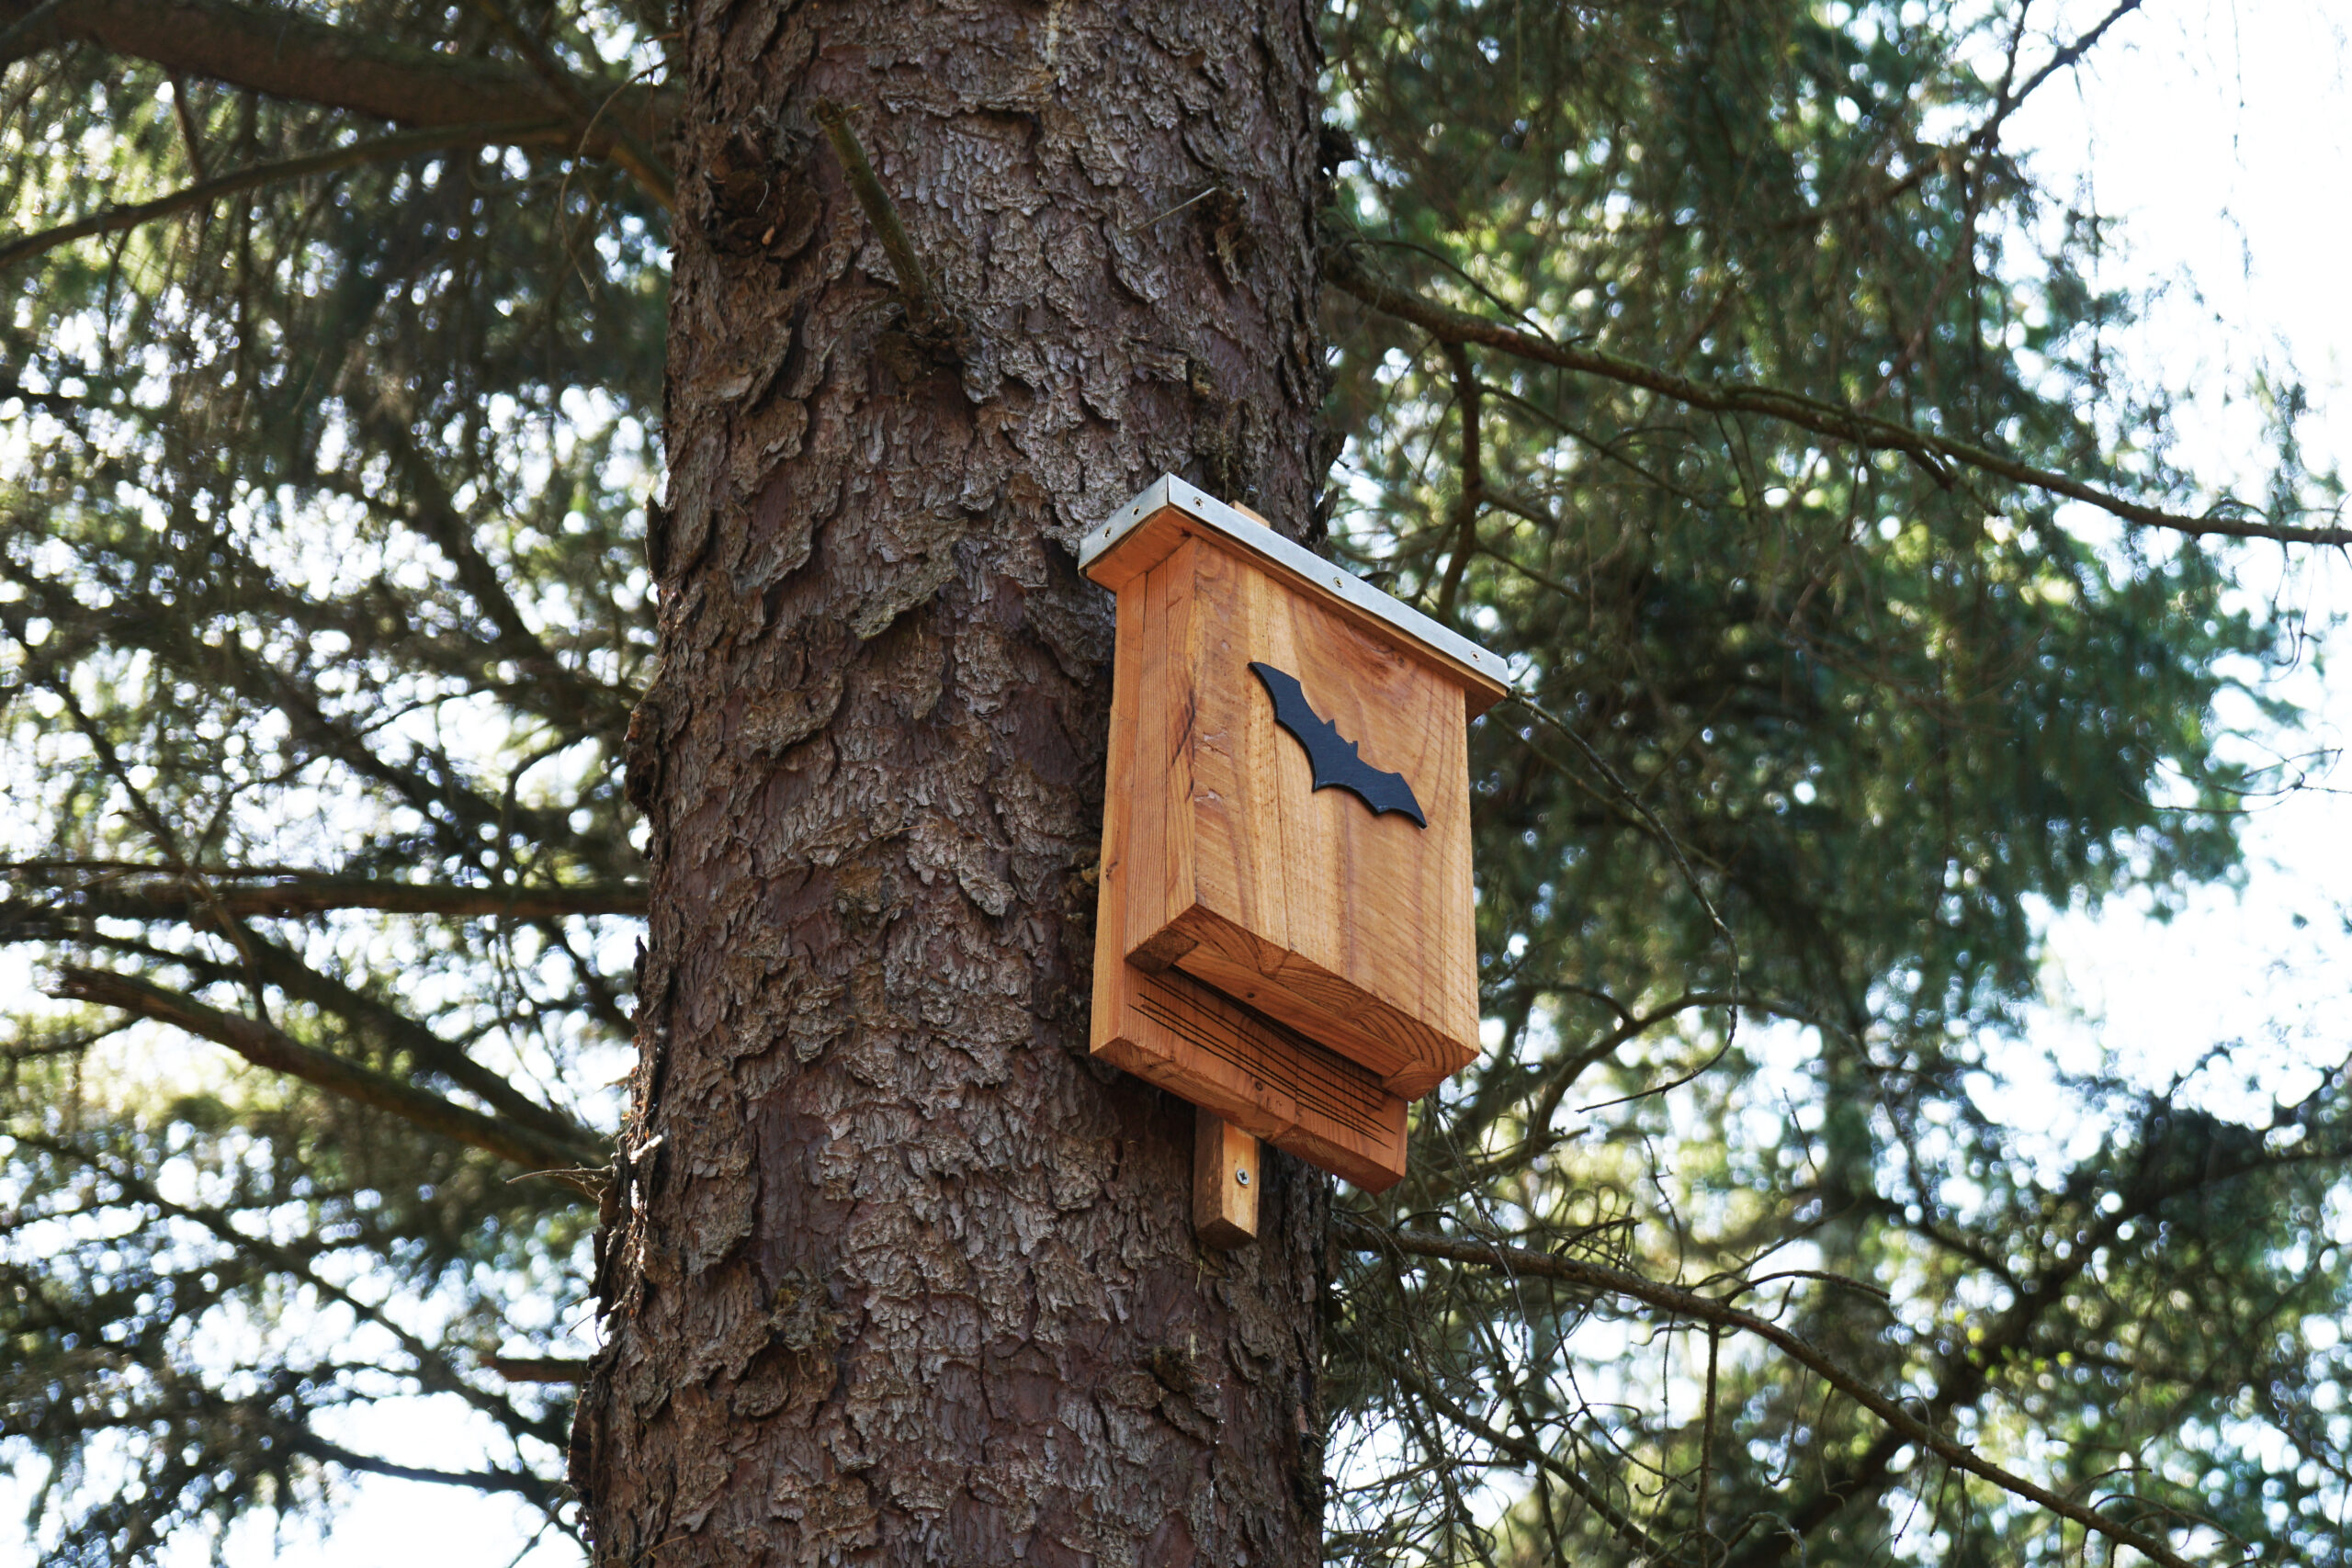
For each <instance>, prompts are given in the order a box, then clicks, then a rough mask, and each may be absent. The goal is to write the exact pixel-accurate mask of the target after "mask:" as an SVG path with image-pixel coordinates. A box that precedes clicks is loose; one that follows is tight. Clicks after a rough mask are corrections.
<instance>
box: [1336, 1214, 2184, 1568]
mask: <svg viewBox="0 0 2352 1568" xmlns="http://www.w3.org/2000/svg"><path fill="white" fill-rule="evenodd" d="M1331 1232H1332V1234H1333V1235H1335V1236H1336V1237H1337V1238H1338V1239H1339V1240H1340V1241H1341V1242H1342V1243H1344V1244H1346V1245H1347V1246H1350V1247H1355V1248H1357V1249H1359V1250H1361V1251H1364V1252H1375V1253H1404V1254H1408V1255H1410V1256H1413V1257H1419V1258H1444V1259H1446V1260H1447V1261H1449V1262H1453V1263H1468V1264H1475V1265H1476V1266H1478V1267H1481V1268H1487V1269H1504V1270H1506V1271H1507V1272H1510V1273H1515V1274H1522V1275H1535V1276H1538V1277H1541V1278H1544V1279H1547V1280H1559V1281H1561V1282H1562V1283H1564V1284H1567V1285H1572V1286H1576V1287H1578V1288H1580V1289H1583V1290H1587V1291H1591V1292H1596V1293H1599V1294H1603V1295H1612V1296H1623V1297H1625V1298H1627V1299H1628V1300H1632V1301H1637V1302H1642V1303H1646V1304H1648V1305H1650V1306H1654V1307H1658V1308H1660V1309H1662V1310H1664V1311H1667V1312H1670V1313H1675V1314H1679V1315H1681V1316H1684V1317H1690V1318H1694V1319H1696V1320H1698V1321H1699V1322H1701V1323H1705V1324H1710V1325H1714V1326H1716V1327H1720V1328H1731V1329H1736V1330H1738V1331H1739V1332H1741V1333H1743V1334H1750V1335H1753V1336H1755V1337H1757V1338H1758V1339H1761V1340H1763V1341H1765V1342H1766V1343H1767V1344H1770V1346H1772V1347H1773V1348H1775V1349H1777V1350H1779V1351H1781V1353H1782V1354H1783V1355H1785V1356H1787V1357H1788V1358H1789V1359H1791V1360H1792V1361H1795V1362H1796V1363H1797V1364H1798V1365H1800V1366H1803V1367H1805V1368H1807V1369H1809V1370H1811V1371H1813V1372H1815V1373H1816V1374H1817V1375H1818V1376H1819V1377H1820V1378H1821V1379H1822V1381H1823V1382H1826V1383H1827V1384H1828V1385H1829V1386H1830V1387H1832V1388H1834V1389H1836V1390H1837V1391H1838V1393H1843V1394H1844V1395H1845V1396H1846V1397H1847V1398H1849V1399H1850V1400H1852V1401H1853V1402H1854V1403H1855V1404H1859V1405H1860V1406H1862V1407H1863V1408H1864V1409H1866V1410H1868V1411H1869V1412H1870V1413H1871V1415H1873V1416H1877V1417H1878V1418H1879V1420H1880V1421H1881V1422H1882V1423H1883V1424H1884V1425H1885V1426H1886V1427H1888V1429H1889V1430H1891V1431H1893V1432H1894V1433H1896V1434H1898V1435H1900V1436H1901V1437H1903V1438H1905V1439H1906V1440H1908V1441H1910V1442H1912V1443H1916V1444H1917V1445H1918V1446H1919V1447H1920V1448H1922V1449H1925V1450H1928V1452H1930V1453H1932V1454H1934V1455H1935V1456H1936V1457H1937V1458H1939V1459H1940V1460H1942V1461H1944V1462H1945V1463H1946V1464H1949V1465H1951V1466H1953V1467H1955V1468H1957V1469H1960V1470H1964V1471H1966V1472H1969V1473H1970V1474H1971V1475H1974V1476H1976V1477H1978V1478H1980V1479H1982V1480H1985V1481H1989V1482H1991V1483H1993V1484H1994V1485H1996V1486H1998V1487H2000V1488H2001V1489H2002V1490H2003V1491H2005V1492H2007V1493H2010V1494H2011V1495H2015V1496H2018V1497H2022V1498H2024V1499H2025V1500H2026V1501H2028V1502H2030V1503H2032V1504H2034V1505H2036V1506H2039V1507H2042V1508H2046V1509H2048V1510H2049V1511H2050V1512H2052V1513H2053V1514H2056V1515H2058V1516H2059V1517H2062V1518H2066V1519H2071V1520H2072V1521H2074V1522H2075V1524H2078V1525H2080V1526H2082V1527H2083V1528H2084V1529H2087V1530H2095V1531H2097V1532H2098V1533H2099V1534H2100V1535H2103V1536H2105V1537H2107V1538H2108V1539H2109V1540H2112V1541H2115V1542H2116V1543H2117V1544H2119V1545H2121V1546H2128V1547H2130V1548H2131V1550H2132V1551H2137V1552H2139V1553H2140V1554H2141V1555H2142V1556H2143V1557H2146V1558H2147V1559H2148V1560H2149V1561H2151V1562H2160V1563H2163V1564H2164V1565H2165V1568H2193V1565H2192V1564H2191V1563H2190V1562H2189V1561H2188V1559H2187V1558H2185V1557H2183V1556H2181V1555H2180V1553H2178V1552H2177V1551H2174V1550H2173V1549H2172V1548H2171V1547H2170V1546H2167V1545H2166V1544H2165V1543H2164V1542H2163V1541H2161V1540H2156V1539H2155V1538H2154V1537H2153V1536H2150V1535H2147V1534H2145V1533H2143V1531H2140V1530H2136V1529H2132V1528H2131V1526H2129V1525H2123V1524H2118V1523H2117V1522H2116V1521H2115V1520H2113V1519H2110V1518H2109V1517H2106V1516H2105V1515H2103V1514H2101V1513H2099V1512H2098V1510H2097V1509H2094V1508H2088V1507H2085V1506H2083V1505H2082V1504H2080V1503H2077V1502H2075V1501H2073V1500H2072V1499H2070V1498H2066V1497H2062V1496H2060V1495H2058V1494H2057V1493H2055V1492H2052V1491H2051V1490H2050V1489H2049V1488H2048V1487H2046V1486H2043V1485H2041V1483H2038V1482H2035V1481H2031V1480H2029V1479H2027V1478H2026V1477H2025V1476H2022V1475H2018V1474H2017V1473H2015V1472H2011V1471H2007V1470H2004V1469H2002V1468H2001V1467H2000V1466H1999V1465H1996V1464H1995V1463H1993V1462H1992V1461H1989V1460H1985V1459H1983V1458H1980V1457H1979V1456H1978V1455H1977V1453H1976V1451H1975V1450H1973V1449H1971V1448H1969V1447H1967V1446H1966V1445H1965V1444H1963V1443H1961V1442H1959V1441H1957V1440H1956V1439H1954V1438H1950V1437H1947V1436H1945V1435H1944V1434H1943V1433H1942V1432H1939V1431H1938V1430H1937V1429H1936V1428H1935V1427H1930V1426H1928V1424H1927V1423H1926V1422H1924V1421H1922V1420H1920V1419H1918V1418H1917V1416H1913V1415H1911V1414H1910V1413H1909V1412H1907V1411H1905V1409H1904V1408H1903V1406H1902V1405H1901V1404H1899V1403H1898V1402H1897V1401H1895V1400H1894V1399H1893V1398H1891V1397H1889V1396H1888V1395H1886V1394H1884V1393H1880V1392H1879V1391H1878V1390H1877V1389H1875V1388H1873V1387H1871V1385H1870V1384H1869V1383H1866V1382H1863V1381H1862V1380H1861V1378H1860V1377H1859V1376H1857V1375H1856V1374H1855V1373H1854V1372H1852V1371H1849V1370H1848V1369H1847V1368H1846V1366H1844V1365H1843V1364H1842V1363H1841V1362H1839V1361H1838V1360H1837V1359H1835V1358H1834V1357H1831V1356H1829V1355H1827V1354H1826V1353H1825V1352H1823V1351H1822V1350H1820V1349H1819V1348H1816V1347H1815V1346H1814V1345H1813V1343H1812V1342H1811V1341H1809V1340H1807V1339H1806V1338H1805V1337H1804V1336H1802V1335H1800V1334H1797V1333H1795V1332H1793V1331H1792V1330H1790V1329H1787V1328H1784V1327H1782V1326H1781V1325H1779V1324H1777V1323H1774V1322H1772V1321H1771V1320H1770V1318H1764V1317H1758V1315H1757V1314H1754V1313H1750V1312H1743V1311H1741V1310H1740V1309H1739V1308H1737V1307H1735V1306H1731V1305H1729V1304H1727V1303H1724V1302H1722V1301H1720V1300H1718V1299H1716V1298H1715V1297H1713V1296H1708V1295H1702V1294H1700V1293H1699V1292H1695V1291H1686V1290H1682V1289H1680V1288H1679V1287H1677V1286H1673V1285H1664V1284H1660V1283H1658V1282H1657V1280H1648V1279H1645V1278H1643V1277H1642V1276H1641V1275H1639V1274H1631V1273H1627V1272H1626V1271H1625V1270H1623V1269H1611V1268H1607V1267H1605V1266H1603V1265H1601V1264H1598V1263H1587V1262H1584V1261H1582V1260H1581V1259H1578V1258H1560V1257H1555V1255H1553V1254H1551V1253H1548V1252H1532V1251H1530V1250H1528V1249H1527V1248H1525V1247H1503V1246H1498V1245H1497V1244H1494V1243H1490V1242H1482V1241H1460V1240H1456V1239H1455V1238H1453V1237H1452V1236H1445V1235H1432V1234H1430V1233H1429V1232H1426V1231H1399V1230H1389V1229H1387V1228H1385V1227H1384V1226H1380V1225H1374V1224H1366V1223H1364V1222H1363V1221H1362V1220H1358V1219H1353V1218H1351V1217H1349V1216H1347V1215H1344V1214H1341V1215H1334V1216H1333V1217H1332V1220H1331Z"/></svg>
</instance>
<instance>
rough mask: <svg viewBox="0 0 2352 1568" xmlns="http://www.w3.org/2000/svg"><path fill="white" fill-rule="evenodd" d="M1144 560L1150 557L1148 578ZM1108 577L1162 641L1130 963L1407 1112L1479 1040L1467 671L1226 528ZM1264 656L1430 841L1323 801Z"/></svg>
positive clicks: (1132, 546) (1146, 692)
mask: <svg viewBox="0 0 2352 1568" xmlns="http://www.w3.org/2000/svg"><path fill="white" fill-rule="evenodd" d="M1169 516H1173V517H1175V518H1177V519H1178V520H1179V523H1180V525H1174V526H1170V525H1163V524H1162V522H1161V521H1160V520H1159V519H1155V520H1154V522H1153V523H1152V524H1151V525H1146V526H1145V527H1143V528H1140V529H1138V530H1137V531H1136V534H1135V535H1133V536H1130V538H1129V539H1128V540H1126V541H1124V542H1123V543H1122V545H1121V547H1119V549H1118V550H1116V551H1114V552H1113V554H1112V555H1110V556H1106V557H1105V558H1104V559H1103V562H1098V563H1097V565H1098V569H1107V570H1106V571H1104V572H1103V575H1107V576H1110V577H1113V578H1115V579H1116V580H1117V581H1121V582H1122V583H1123V585H1124V586H1123V587H1122V589H1121V592H1120V605H1121V616H1122V623H1123V627H1124V625H1125V621H1126V620H1127V618H1128V616H1129V608H1128V607H1129V606H1130V605H1131V604H1132V605H1134V606H1136V612H1137V614H1138V615H1139V618H1140V619H1141V621H1142V623H1143V626H1144V627H1145V628H1146V629H1145V631H1144V633H1143V635H1142V636H1141V637H1140V639H1139V640H1138V642H1137V643H1136V647H1135V651H1136V660H1133V661H1131V666H1130V667H1132V668H1133V669H1134V670H1135V671H1136V676H1137V682H1136V688H1135V690H1134V691H1133V693H1132V694H1131V700H1132V701H1133V702H1134V704H1135V713H1136V729H1135V734H1136V736H1137V737H1138V740H1137V748H1138V749H1137V755H1136V764H1135V766H1136V772H1135V773H1134V774H1133V775H1132V778H1133V781H1134V788H1133V789H1132V790H1131V794H1132V798H1131V800H1129V801H1127V802H1125V809H1126V811H1127V812H1128V813H1129V815H1130V817H1131V818H1132V823H1133V830H1134V834H1135V840H1136V851H1135V857H1134V859H1133V861H1132V862H1131V864H1132V865H1133V867H1134V869H1135V879H1134V884H1133V886H1132V888H1131V889H1130V890H1129V894H1128V897H1127V901H1126V902H1125V906H1124V908H1125V913H1124V917H1123V919H1124V930H1125V938H1126V948H1125V956H1126V957H1128V958H1130V959H1131V960H1132V961H1133V962H1135V963H1136V964H1138V965H1139V966H1141V967H1142V968H1144V969H1145V970H1147V971H1159V970H1161V969H1164V968H1167V967H1169V966H1170V965H1173V966H1175V967H1177V968H1181V969H1182V970H1183V971H1185V972H1186V973H1187V974H1190V975H1192V976H1194V977H1196V978H1198V979H1200V980H1203V981H1204V982H1206V983H1207V984H1208V985H1210V986H1213V987H1216V988H1217V989H1218V990H1221V991H1223V992H1225V993H1226V994H1227V995H1228V996H1230V997H1232V998H1235V999H1237V1000H1238V1001H1241V1002H1243V1003H1245V1004H1247V1005H1248V1006H1249V1007H1250V1009H1252V1010H1255V1011H1258V1012H1260V1013H1262V1014H1265V1015H1267V1016H1268V1017H1270V1018H1272V1019H1274V1020H1277V1021H1281V1022H1282V1023H1284V1024H1287V1025H1288V1026H1290V1027H1291V1028H1293V1029H1295V1030H1297V1031H1299V1032H1302V1033H1304V1034H1306V1035H1308V1036H1311V1037H1312V1038H1314V1039H1316V1040H1318V1041H1320V1042H1322V1043H1325V1044H1327V1045H1329V1046H1330V1047H1332V1048H1333V1049H1335V1050H1337V1051H1339V1052H1340V1053H1341V1054H1343V1055H1347V1056H1349V1057H1350V1058H1351V1059H1353V1060H1355V1061H1357V1062H1359V1063H1362V1064H1363V1065H1364V1066H1367V1067H1369V1068H1370V1069H1371V1070H1372V1071H1373V1072H1374V1075H1376V1076H1377V1077H1378V1078H1379V1079H1380V1080H1381V1082H1382V1084H1383V1086H1384V1087H1385V1089H1388V1090H1389V1091H1390V1092H1391V1093H1394V1094H1397V1095H1400V1096H1403V1097H1405V1098H1408V1099H1410V1098H1414V1097H1417V1096H1419V1095H1421V1094H1425V1093H1427V1092H1428V1091H1429V1090H1430V1089H1432V1088H1434V1087H1435V1086H1436V1085H1437V1084H1438V1083H1439V1082H1441V1081H1442V1079H1443V1078H1444V1077H1447V1076H1448V1075H1449V1074H1452V1073H1454V1072H1458V1071H1460V1070H1461V1069H1462V1068H1463V1067H1464V1066H1467V1065H1468V1064H1469V1063H1470V1062H1471V1061H1473V1060H1475V1059H1476V1054H1477V1047H1476V1041H1477V1026H1478V1017H1477V974H1476V945H1475V938H1474V931H1473V926H1472V919H1473V908H1472V895H1471V884H1470V838H1469V773H1468V766H1469V764H1468V750H1467V720H1468V704H1467V699H1466V697H1465V694H1464V687H1463V685H1462V684H1461V683H1460V682H1459V681H1458V679H1457V678H1456V677H1455V675H1454V674H1453V672H1452V671H1451V667H1450V666H1441V665H1440V664H1437V663H1433V662H1431V661H1430V660H1427V659H1424V658H1421V657H1419V656H1418V655H1417V654H1416V652H1415V651H1414V650H1413V648H1412V647H1411V646H1408V645H1407V644H1405V643H1403V642H1401V641H1400V640H1399V639H1397V637H1394V635H1393V634H1391V633H1389V632H1387V631H1386V630H1385V628H1379V629H1375V628H1378V623H1376V622H1375V623H1372V624H1371V625H1369V626H1367V625H1366V624H1365V623H1364V622H1363V621H1362V620H1360V619H1357V618H1354V617H1351V616H1349V615H1341V614H1340V613H1338V611H1337V610H1335V609H1334V608H1333V605H1332V604H1331V602H1329V600H1328V598H1326V597H1322V596H1317V595H1314V594H1308V593H1304V592H1299V591H1298V589H1297V586H1296V584H1295V582H1294V581H1291V580H1290V579H1289V578H1288V577H1286V576H1284V575H1283V574H1279V573H1277V572H1274V571H1272V570H1268V569H1267V568H1266V567H1265V566H1264V565H1263V563H1261V561H1260V560H1259V559H1258V558H1255V557H1253V556H1250V555H1248V554H1247V553H1246V552H1243V551H1242V550H1240V549H1239V548H1238V547H1234V546H1232V545H1231V544H1230V543H1229V542H1228V541H1227V540H1225V539H1224V538H1223V537H1222V536H1218V535H1215V534H1213V533H1207V532H1204V531H1195V530H1188V529H1186V528H1184V527H1182V526H1181V521H1182V513H1164V514H1163V517H1169ZM1129 551H1133V552H1134V558H1150V561H1151V564H1150V565H1149V566H1148V568H1146V569H1145V570H1140V571H1137V570H1132V568H1133V558H1130V556H1129V554H1128V552H1129ZM1122 647H1123V649H1124V648H1125V643H1124V641H1123V644H1122ZM1252 660H1264V661H1265V662H1268V663H1270V664H1272V665H1274V666H1275V667H1277V668H1279V669H1282V670H1284V671H1288V672H1290V673H1292V674H1294V675H1295V676H1296V677H1297V678H1298V679H1299V681H1300V682H1301V684H1302V686H1303V688H1304V689H1305V691H1306V694H1307V697H1308V700H1309V701H1310V702H1311V703H1312V704H1314V705H1315V706H1316V709H1317V713H1318V714H1320V715H1321V716H1324V717H1326V718H1328V719H1330V720H1331V721H1332V722H1334V723H1335V724H1336V725H1337V726H1338V728H1339V730H1340V734H1341V735H1342V736H1343V737H1345V738H1347V739H1352V740H1355V741H1357V743H1358V745H1359V747H1360V750H1361V752H1362V754H1363V757H1364V759H1365V760H1366V761H1368V762H1370V763H1371V764H1372V765H1373V766H1374V767H1376V768H1381V769H1384V770H1390V771H1395V772H1397V773H1402V774H1404V775H1405V777H1406V779H1407V780H1408V783H1410V784H1412V786H1413V789H1414V793H1415V795H1416V796H1417V798H1419V801H1420V804H1421V807H1422V810H1423V811H1424V813H1425V814H1426V815H1427V817H1428V818H1429V826H1428V827H1427V828H1426V829H1423V828H1421V827H1419V826H1417V825H1416V824H1414V823H1413V822H1411V821H1410V820H1408V818H1404V817H1402V816H1398V815H1394V814H1391V815H1387V816H1378V817H1376V816H1374V814H1373V813H1372V812H1371V811H1370V809H1369V808H1367V807H1365V806H1364V804H1363V801H1361V800H1360V799H1358V798H1357V797H1356V796H1354V795H1351V794H1350V793H1348V792H1346V791H1343V790H1338V789H1326V790H1320V791H1317V790H1316V789H1315V788H1314V779H1313V770H1312V767H1311V765H1310V764H1309V762H1308V761H1307V758H1306V752H1305V750H1304V749H1303V748H1302V747H1301V746H1300V744H1299V743H1298V742H1297V740H1296V739H1295V738H1294V737H1292V736H1291V735H1289V734H1288V733H1287V732H1285V731H1283V730H1282V729H1281V728H1279V727H1278V726H1276V724H1275V723H1274V718H1273V708H1272V701H1271V699H1270V698H1269V697H1268V696H1267V694H1266V693H1265V690H1264V688H1263V687H1262V686H1261V684H1260V683H1259V682H1258V681H1257V680H1256V678H1255V677H1253V676H1252V675H1250V672H1249V665H1250V662H1251V661H1252ZM1121 808H1122V803H1121V802H1120V801H1118V800H1117V798H1116V797H1115V796H1114V800H1113V803H1112V807H1111V809H1112V810H1113V811H1114V812H1115V811H1118V810H1120V809H1121ZM1106 830H1107V825H1106Z"/></svg>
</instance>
